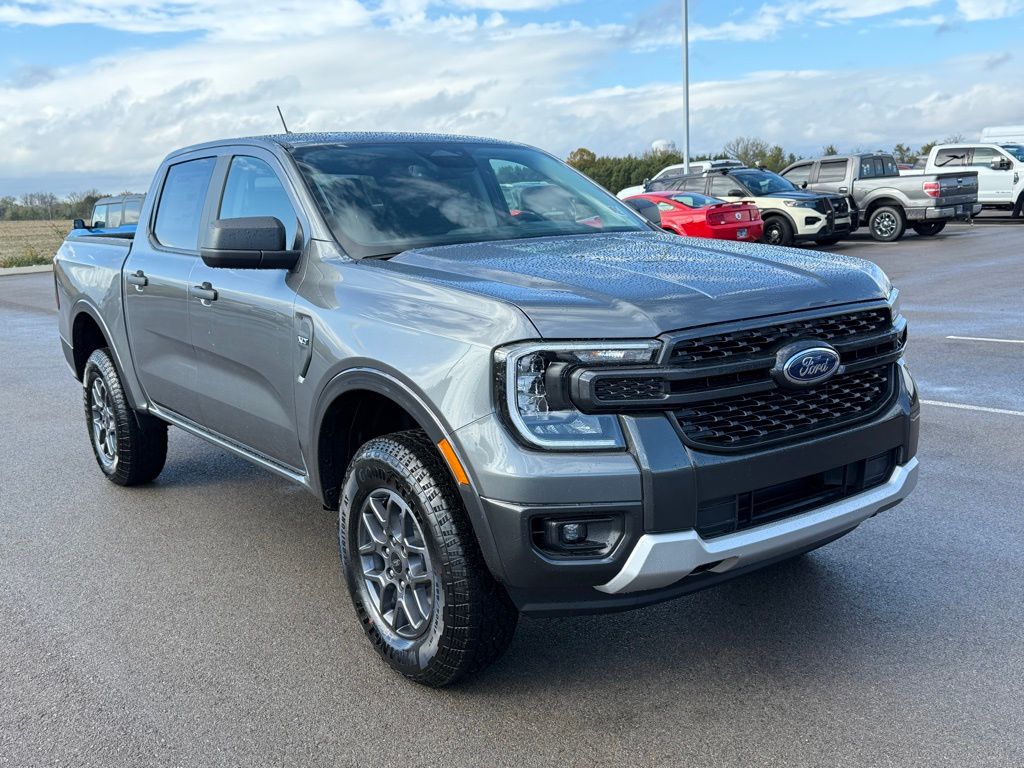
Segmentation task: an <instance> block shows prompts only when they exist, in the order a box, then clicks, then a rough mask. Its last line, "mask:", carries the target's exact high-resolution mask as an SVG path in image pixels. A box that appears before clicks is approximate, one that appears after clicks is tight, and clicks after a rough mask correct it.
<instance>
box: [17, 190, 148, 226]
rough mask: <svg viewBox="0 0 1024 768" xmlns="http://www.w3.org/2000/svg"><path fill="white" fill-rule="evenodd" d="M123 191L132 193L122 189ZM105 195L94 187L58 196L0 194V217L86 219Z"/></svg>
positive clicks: (18, 219)
mask: <svg viewBox="0 0 1024 768" xmlns="http://www.w3.org/2000/svg"><path fill="white" fill-rule="evenodd" d="M124 194H131V193H129V192H125V193H124ZM101 197H108V195H104V194H101V193H100V192H98V191H97V190H95V189H90V190H88V191H86V192H72V193H70V194H68V195H65V196H64V197H57V195H55V194H53V193H52V192H29V193H27V194H24V195H21V196H20V197H14V196H13V195H7V196H5V197H0V221H41V220H47V219H89V218H90V217H91V216H92V208H93V206H94V205H95V204H96V201H97V200H99V199H100V198H101Z"/></svg>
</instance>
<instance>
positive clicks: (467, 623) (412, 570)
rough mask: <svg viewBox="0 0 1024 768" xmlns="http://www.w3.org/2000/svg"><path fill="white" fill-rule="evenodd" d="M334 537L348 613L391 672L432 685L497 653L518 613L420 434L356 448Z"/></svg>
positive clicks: (457, 676)
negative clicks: (348, 600) (349, 603)
mask: <svg viewBox="0 0 1024 768" xmlns="http://www.w3.org/2000/svg"><path fill="white" fill-rule="evenodd" d="M338 537H339V546H340V551H341V561H342V566H343V568H344V570H345V577H346V580H347V581H348V589H349V594H350V595H351V597H352V604H353V606H354V608H355V611H356V615H357V616H358V617H359V622H360V623H361V624H362V625H363V629H364V630H365V632H366V635H367V637H368V638H369V640H370V642H371V643H372V644H373V646H374V648H375V649H376V650H377V652H378V653H379V654H380V656H381V657H382V658H383V659H384V661H386V662H387V663H388V664H389V665H390V666H391V667H392V668H393V669H395V670H397V671H398V672H399V673H401V674H402V675H405V676H406V677H408V678H409V679H411V680H413V681H415V682H417V683H421V684H423V685H428V686H432V687H441V686H444V685H448V684H450V683H453V682H456V681H457V680H459V679H461V678H464V677H466V676H468V675H472V674H474V673H476V672H478V671H480V670H482V669H483V668H485V667H487V666H488V665H489V664H491V663H492V662H493V661H494V660H495V659H497V658H498V657H499V656H500V655H501V654H502V653H504V651H505V649H506V648H507V647H508V645H509V643H510V642H511V640H512V635H513V634H514V632H515V628H516V623H517V621H518V617H519V614H518V612H517V611H516V608H515V606H514V605H513V604H512V601H511V600H510V599H509V597H508V595H507V594H506V592H505V590H504V588H503V587H502V586H501V585H500V584H498V583H497V582H496V581H495V580H494V578H493V577H492V576H491V574H490V572H489V571H488V569H487V565H486V564H485V563H484V560H483V555H482V554H481V552H480V548H479V546H478V545H477V542H476V539H475V538H474V534H473V530H472V527H471V525H470V523H469V519H468V517H467V515H466V511H465V509H464V507H463V504H462V500H461V498H460V496H459V493H458V491H457V490H456V487H455V484H454V481H453V480H452V477H451V474H450V472H449V470H448V468H447V466H445V464H444V462H443V461H442V459H441V456H440V454H439V453H438V451H437V449H436V448H435V446H434V445H433V444H432V443H431V441H430V439H429V438H428V437H427V436H426V434H425V433H423V432H422V431H419V430H416V431H410V432H396V433H394V434H391V435H386V436H384V437H379V438H375V439H373V440H370V441H369V442H368V443H366V444H365V445H364V446H363V447H362V448H360V449H359V451H358V452H357V453H356V455H355V457H354V458H353V459H352V463H351V464H350V465H349V468H348V471H347V472H346V474H345V480H344V483H343V485H342V493H341V506H340V510H339V515H338Z"/></svg>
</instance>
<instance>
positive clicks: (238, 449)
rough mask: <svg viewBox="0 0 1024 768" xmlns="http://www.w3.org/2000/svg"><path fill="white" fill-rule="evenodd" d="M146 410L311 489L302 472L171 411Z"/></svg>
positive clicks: (155, 408) (148, 408)
mask: <svg viewBox="0 0 1024 768" xmlns="http://www.w3.org/2000/svg"><path fill="white" fill-rule="evenodd" d="M146 410H148V411H149V412H150V413H151V414H152V415H154V416H156V417H157V418H158V419H163V420H164V421H166V422H167V423H168V424H173V425H174V426H176V427H177V428H178V429H183V430H185V431H186V432H188V433H189V434H190V435H195V436H196V437H198V438H201V439H203V440H205V441H206V442H208V443H213V444H214V445H216V446H217V447H218V448H223V449H224V450H226V451H230V452H231V453H233V454H235V455H236V456H240V457H242V458H243V459H247V460H248V461H251V462H252V463H253V464H255V465H256V466H258V467H263V469H269V470H270V471H271V472H273V473H274V474H277V475H280V476H281V477H284V478H286V479H288V480H291V481H292V482H293V483H298V484H299V485H303V486H305V487H306V488H310V487H311V486H310V484H309V475H307V474H304V473H302V472H298V471H296V470H294V469H292V468H291V467H286V466H285V465H284V464H281V463H279V462H277V461H274V460H273V459H271V458H269V457H267V456H263V455H262V454H259V453H255V452H254V451H251V450H249V449H248V448H246V447H245V446H244V445H240V444H239V443H236V442H235V441H234V440H230V439H228V438H226V437H221V436H220V435H218V434H216V433H214V432H210V431H208V430H206V429H204V428H203V427H202V426H200V425H199V424H196V423H195V422H194V421H191V420H190V419H186V418H185V417H184V416H179V415H178V414H176V413H174V412H173V411H167V410H164V409H163V408H161V407H160V406H159V405H152V404H151V405H149V406H148V407H147V408H146Z"/></svg>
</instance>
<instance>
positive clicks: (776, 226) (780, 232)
mask: <svg viewBox="0 0 1024 768" xmlns="http://www.w3.org/2000/svg"><path fill="white" fill-rule="evenodd" d="M761 239H762V240H763V241H764V242H766V243H768V245H792V244H793V225H792V224H790V223H789V222H788V221H787V220H786V219H784V218H783V217H781V216H771V217H769V218H768V219H765V222H764V234H763V235H761Z"/></svg>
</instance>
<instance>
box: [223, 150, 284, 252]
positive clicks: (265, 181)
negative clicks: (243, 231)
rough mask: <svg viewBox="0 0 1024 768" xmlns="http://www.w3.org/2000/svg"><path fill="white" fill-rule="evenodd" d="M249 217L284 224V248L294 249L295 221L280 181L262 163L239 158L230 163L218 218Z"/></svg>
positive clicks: (270, 169) (271, 170)
mask: <svg viewBox="0 0 1024 768" xmlns="http://www.w3.org/2000/svg"><path fill="white" fill-rule="evenodd" d="M250 216H273V217H274V218H276V219H277V220H278V221H280V222H281V223H282V224H284V230H285V246H286V247H287V248H291V247H293V246H294V244H295V233H296V230H297V229H298V219H297V218H296V216H295V209H294V208H293V207H292V202H291V200H290V199H289V198H288V193H287V192H285V189H284V185H283V184H282V183H281V180H280V179H279V178H278V176H277V174H276V173H274V169H273V168H271V167H270V166H269V165H268V164H267V163H265V162H264V161H263V160H260V159H258V158H255V157H248V156H245V155H239V156H237V157H234V158H232V160H231V169H230V170H229V171H228V179H227V183H226V184H225V185H224V196H223V197H222V198H221V201H220V213H219V214H218V216H217V218H219V219H242V218H248V217H250Z"/></svg>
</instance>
